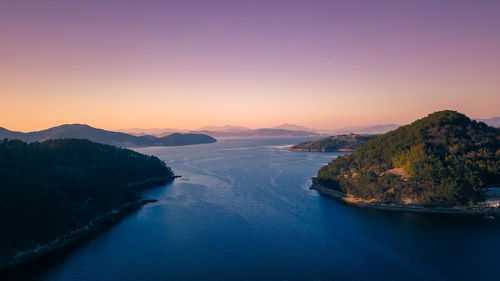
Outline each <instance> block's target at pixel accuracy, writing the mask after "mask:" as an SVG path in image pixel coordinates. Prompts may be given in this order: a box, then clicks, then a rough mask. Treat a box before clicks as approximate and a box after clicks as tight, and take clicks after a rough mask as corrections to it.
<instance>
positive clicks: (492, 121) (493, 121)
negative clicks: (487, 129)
mask: <svg viewBox="0 0 500 281" xmlns="http://www.w3.org/2000/svg"><path fill="white" fill-rule="evenodd" d="M474 120H476V121H481V122H484V123H486V124H488V125H489V126H492V127H497V128H500V117H493V118H488V119H480V118H476V119H474Z"/></svg>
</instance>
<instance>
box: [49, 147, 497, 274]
mask: <svg viewBox="0 0 500 281" xmlns="http://www.w3.org/2000/svg"><path fill="white" fill-rule="evenodd" d="M299 140H300V139H297V138H295V139H293V138H273V139H225V140H221V141H220V142H218V143H216V144H210V145H198V146H187V147H174V148H146V149H140V150H139V151H140V152H144V153H148V154H154V155H157V156H158V157H159V158H161V159H163V160H165V162H167V165H169V166H171V167H172V168H173V169H174V171H175V172H176V174H178V175H182V178H180V179H176V180H175V182H174V183H172V184H169V185H166V186H163V187H160V188H155V189H151V190H148V191H147V192H146V193H145V197H147V198H156V199H159V202H157V203H154V204H150V205H147V206H144V207H143V208H142V209H140V210H139V211H138V212H136V213H134V214H132V215H130V216H128V217H127V218H125V219H124V220H123V221H121V222H120V223H119V224H117V225H116V226H114V227H113V228H111V229H110V230H109V231H107V232H105V233H103V234H102V235H99V236H98V237H96V238H95V239H93V240H91V241H90V242H88V243H86V244H84V245H82V246H81V247H79V248H78V249H76V250H75V251H73V252H72V253H70V254H68V255H67V256H65V257H64V258H60V259H59V261H57V262H55V263H54V264H52V265H51V266H50V267H49V268H48V269H46V270H44V272H43V273H41V279H43V280H255V279H259V280H333V279H336V280H387V279H393V280H462V279H463V280H500V274H499V272H500V240H499V238H500V222H498V221H491V220H487V219H470V218H460V217H454V216H439V215H423V214H410V213H391V212H384V211H373V210H372V211H370V210H363V209H356V208H351V207H347V206H344V205H342V204H340V203H338V202H337V201H335V200H333V199H330V198H326V197H322V196H320V195H318V194H317V193H316V192H315V191H310V190H309V189H308V187H309V185H310V177H312V176H314V175H315V174H316V171H317V170H318V169H319V168H320V167H321V166H322V165H324V164H326V163H327V162H329V161H330V160H331V159H332V158H334V157H336V155H337V154H335V153H324V154H323V153H303V152H289V151H287V147H286V145H290V144H292V143H295V142H297V141H299Z"/></svg>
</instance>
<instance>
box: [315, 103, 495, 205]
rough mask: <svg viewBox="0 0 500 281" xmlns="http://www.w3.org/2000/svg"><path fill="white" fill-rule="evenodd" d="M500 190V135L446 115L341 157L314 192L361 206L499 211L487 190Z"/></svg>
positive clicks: (434, 116)
mask: <svg viewBox="0 0 500 281" xmlns="http://www.w3.org/2000/svg"><path fill="white" fill-rule="evenodd" d="M497 186H500V130H499V129H497V128H494V127H490V126H488V125H486V124H485V123H483V122H477V121H474V120H471V119H469V118H468V117H467V116H465V115H463V114H460V113H458V112H455V111H449V110H446V111H440V112H435V113H432V114H430V115H428V116H427V117H425V118H422V119H419V120H417V121H415V122H413V123H412V124H410V125H406V126H402V127H400V128H398V129H396V130H394V131H391V132H389V133H386V134H384V135H381V136H379V137H377V138H375V139H372V140H370V141H367V142H366V143H365V144H363V145H361V146H360V147H359V148H358V149H357V150H356V151H355V152H353V153H352V154H349V155H344V156H339V157H338V158H337V159H335V160H333V161H332V162H330V163H329V164H328V165H326V166H324V167H322V168H321V170H320V171H319V172H318V176H317V178H315V179H313V186H312V187H311V188H312V189H316V190H318V191H320V192H321V193H322V194H325V195H329V196H334V197H338V198H341V199H342V200H343V201H345V202H347V203H350V204H354V205H357V206H361V207H381V208H386V209H387V208H388V209H391V208H392V209H397V210H401V209H404V210H412V209H417V210H420V211H422V210H424V211H425V209H429V210H430V209H432V210H434V211H435V210H437V211H438V212H439V210H443V209H442V208H445V210H448V211H449V210H457V208H458V209H459V210H460V211H466V212H470V211H473V210H476V211H477V210H488V211H496V208H495V206H497V205H498V204H495V202H492V203H491V204H488V203H486V202H485V200H486V199H487V196H486V192H485V191H487V190H488V188H493V187H497ZM436 208H437V209H436Z"/></svg>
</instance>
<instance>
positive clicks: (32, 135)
mask: <svg viewBox="0 0 500 281" xmlns="http://www.w3.org/2000/svg"><path fill="white" fill-rule="evenodd" d="M5 138H8V139H20V140H23V141H25V142H35V141H43V140H47V139H58V138H78V139H88V140H91V141H94V142H99V143H104V144H111V145H116V146H125V147H133V146H179V145H190V144H202V143H213V142H216V141H217V140H216V139H214V138H213V137H210V136H207V135H204V134H194V133H188V134H180V133H174V134H170V135H168V136H164V137H156V136H151V135H145V136H134V135H131V134H126V133H122V132H113V131H106V130H102V129H97V128H93V127H90V126H88V125H84V124H66V125H61V126H57V127H53V128H50V129H47V130H42V131H36V132H29V133H23V132H15V131H10V130H7V129H5V128H1V127H0V139H5Z"/></svg>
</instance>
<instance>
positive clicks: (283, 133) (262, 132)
mask: <svg viewBox="0 0 500 281" xmlns="http://www.w3.org/2000/svg"><path fill="white" fill-rule="evenodd" d="M190 133H197V134H205V135H209V136H212V137H299V136H315V135H318V133H315V132H311V131H294V130H285V129H272V128H265V129H249V130H233V131H208V130H203V131H190Z"/></svg>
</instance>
